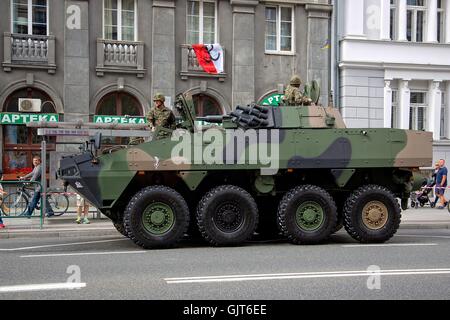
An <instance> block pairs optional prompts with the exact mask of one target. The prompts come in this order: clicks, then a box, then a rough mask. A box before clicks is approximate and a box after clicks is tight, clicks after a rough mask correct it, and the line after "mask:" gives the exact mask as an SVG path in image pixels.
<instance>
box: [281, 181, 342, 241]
mask: <svg viewBox="0 0 450 320" xmlns="http://www.w3.org/2000/svg"><path fill="white" fill-rule="evenodd" d="M336 211H337V209H336V204H335V202H334V200H333V198H332V197H331V196H330V194H329V193H328V192H326V191H325V190H323V189H322V188H319V187H316V186H311V185H306V186H300V187H297V188H295V189H293V190H291V191H290V192H288V193H287V194H286V195H285V196H284V197H283V199H282V200H281V202H280V206H279V208H278V223H279V225H280V226H281V230H282V232H283V233H284V235H285V236H286V237H288V239H289V240H290V241H291V242H292V243H294V244H317V243H320V242H323V241H324V240H326V239H328V237H329V236H330V235H331V234H332V233H333V231H334V228H335V227H336V224H337V212H336Z"/></svg>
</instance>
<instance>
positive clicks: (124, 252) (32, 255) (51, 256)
mask: <svg viewBox="0 0 450 320" xmlns="http://www.w3.org/2000/svg"><path fill="white" fill-rule="evenodd" d="M148 252H149V251H145V250H139V251H137V250H135V251H106V252H79V253H55V254H29V255H24V256H20V257H21V258H55V257H74V256H96V255H99V256H100V255H113V254H137V253H138V254H139V253H141V254H142V253H148Z"/></svg>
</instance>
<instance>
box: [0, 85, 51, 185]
mask: <svg viewBox="0 0 450 320" xmlns="http://www.w3.org/2000/svg"><path fill="white" fill-rule="evenodd" d="M20 98H28V99H40V100H41V112H40V113H41V114H42V113H45V114H55V113H56V110H55V107H54V103H53V101H52V100H51V98H50V97H49V96H48V95H47V94H46V93H45V92H43V91H40V90H37V89H34V88H26V89H21V90H18V91H15V92H14V93H12V94H11V95H10V96H9V97H8V98H7V99H6V102H5V105H4V106H3V113H4V114H6V113H7V114H20V112H19V99H20ZM2 126H3V172H4V174H5V179H13V180H15V179H16V177H17V176H22V175H24V174H26V173H29V172H31V171H32V169H33V163H32V159H33V156H35V155H41V141H42V137H41V136H38V135H37V129H34V128H28V127H27V126H26V125H25V123H24V124H15V123H14V122H12V123H11V124H6V123H3V124H2ZM55 141H56V138H55V137H51V138H49V140H48V144H47V150H48V151H54V150H56V147H55ZM48 155H49V154H48V153H47V164H48V163H49V161H48V160H49V156H48ZM47 169H48V167H47Z"/></svg>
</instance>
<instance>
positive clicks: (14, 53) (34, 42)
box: [2, 32, 56, 73]
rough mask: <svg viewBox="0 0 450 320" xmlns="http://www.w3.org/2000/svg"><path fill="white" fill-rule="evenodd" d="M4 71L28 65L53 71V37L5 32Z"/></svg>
mask: <svg viewBox="0 0 450 320" xmlns="http://www.w3.org/2000/svg"><path fill="white" fill-rule="evenodd" d="M3 41H4V42H3V44H4V61H3V63H2V65H3V70H4V71H7V72H9V71H11V70H12V68H19V67H28V68H39V69H47V70H48V72H49V73H55V70H56V64H55V37H54V36H52V35H50V36H38V35H29V34H12V33H9V32H5V33H4V36H3Z"/></svg>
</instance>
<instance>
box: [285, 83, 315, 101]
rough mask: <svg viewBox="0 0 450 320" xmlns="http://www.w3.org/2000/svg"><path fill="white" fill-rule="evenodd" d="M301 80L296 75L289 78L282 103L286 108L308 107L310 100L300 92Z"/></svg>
mask: <svg viewBox="0 0 450 320" xmlns="http://www.w3.org/2000/svg"><path fill="white" fill-rule="evenodd" d="M301 84H302V80H301V79H300V77H299V76H298V75H294V76H293V77H292V78H291V81H290V84H289V86H288V87H287V88H286V90H285V91H284V103H285V105H287V106H309V105H310V104H311V102H312V100H311V99H310V98H308V97H305V96H303V95H302V93H301V92H300V85H301Z"/></svg>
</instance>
